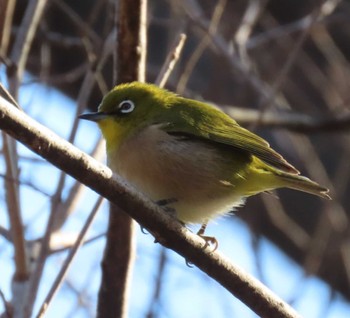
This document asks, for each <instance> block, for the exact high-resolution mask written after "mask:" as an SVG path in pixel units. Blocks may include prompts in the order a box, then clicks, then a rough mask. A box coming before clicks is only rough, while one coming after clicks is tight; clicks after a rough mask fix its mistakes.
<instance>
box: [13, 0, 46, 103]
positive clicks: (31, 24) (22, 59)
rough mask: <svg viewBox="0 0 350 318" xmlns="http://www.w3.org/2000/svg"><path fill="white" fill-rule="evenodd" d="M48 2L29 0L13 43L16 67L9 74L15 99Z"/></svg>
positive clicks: (44, 0)
mask: <svg viewBox="0 0 350 318" xmlns="http://www.w3.org/2000/svg"><path fill="white" fill-rule="evenodd" d="M46 2H47V0H31V1H30V2H29V4H28V7H27V9H26V11H25V14H24V17H23V21H22V23H21V26H20V28H19V30H18V33H17V36H16V40H15V43H14V45H13V49H12V54H11V60H12V63H13V64H14V66H15V67H14V68H13V69H12V70H10V73H12V74H10V76H9V85H10V92H11V93H12V95H13V96H14V98H15V99H18V98H17V97H18V96H17V95H18V87H19V83H20V82H21V81H22V76H23V73H24V69H25V66H26V63H27V59H28V54H29V50H30V47H31V45H32V42H33V39H34V35H35V32H36V30H37V28H38V25H39V22H40V18H41V16H42V13H43V11H44V9H45V6H46Z"/></svg>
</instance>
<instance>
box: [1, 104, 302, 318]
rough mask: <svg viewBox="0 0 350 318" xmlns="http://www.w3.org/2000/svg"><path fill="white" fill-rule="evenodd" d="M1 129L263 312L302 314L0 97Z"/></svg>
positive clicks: (268, 313) (266, 314) (116, 176)
mask: <svg viewBox="0 0 350 318" xmlns="http://www.w3.org/2000/svg"><path fill="white" fill-rule="evenodd" d="M0 128H1V129H3V130H5V131H6V132H7V133H8V134H10V135H12V136H13V137H14V138H16V139H17V140H19V141H20V142H22V143H23V144H25V145H26V146H27V147H29V148H30V149H32V150H33V151H34V152H36V153H37V154H39V155H40V156H42V157H44V158H45V159H47V160H48V161H50V162H51V163H52V164H54V165H55V166H57V167H58V168H59V169H62V170H64V171H65V172H66V173H68V174H70V175H71V176H72V177H74V178H76V179H78V180H79V181H80V182H82V183H84V184H86V185H87V186H89V187H91V188H92V189H93V190H94V191H96V192H98V193H99V194H101V195H102V196H104V197H106V198H107V199H109V200H110V201H111V202H113V203H115V204H118V206H120V207H121V208H122V209H124V210H125V211H127V213H128V214H129V215H130V216H131V217H133V218H134V219H135V220H136V221H137V222H139V223H140V224H141V225H142V226H143V227H145V228H146V229H147V230H148V231H149V232H150V233H154V234H155V236H156V239H157V241H158V242H160V243H161V244H163V245H165V246H166V247H168V248H171V249H173V250H174V251H176V252H177V253H179V254H181V255H182V256H183V257H184V258H185V259H186V260H188V261H189V262H191V263H193V264H194V265H196V266H198V267H199V268H200V269H201V270H203V271H204V272H206V273H207V274H208V275H209V276H211V277H212V278H214V279H215V280H216V281H218V282H219V283H220V284H221V285H222V286H224V287H225V288H226V289H227V290H229V291H230V292H231V293H232V294H233V295H235V296H236V297H238V298H239V299H240V300H242V301H243V302H244V303H245V304H246V305H247V306H249V307H250V308H251V309H252V310H254V311H255V312H256V313H257V314H258V315H260V316H263V317H271V318H274V317H285V318H288V317H290V318H291V317H294V318H295V317H298V314H297V313H296V312H295V311H294V310H293V309H292V308H291V307H289V306H288V305H287V304H286V303H284V302H283V301H282V300H281V299H280V298H279V297H277V296H276V295H274V294H273V293H272V292H271V291H269V290H268V289H267V288H266V287H265V286H263V285H262V284H261V283H260V282H258V281H257V280H255V279H254V278H253V277H251V276H250V275H248V274H247V273H245V272H243V271H242V270H241V269H239V268H238V267H236V266H234V265H233V264H231V263H230V262H229V261H228V260H227V259H226V258H225V257H224V256H223V255H221V254H220V253H219V252H215V253H212V252H211V251H208V250H207V249H203V240H202V239H201V238H199V237H197V236H196V235H194V234H193V233H191V232H190V231H188V230H187V229H185V228H184V227H183V226H181V224H179V223H178V222H174V219H173V218H172V217H171V216H169V215H167V214H166V213H164V211H163V210H162V209H161V208H160V207H158V206H157V205H155V204H154V203H153V202H151V201H150V200H148V199H147V198H145V197H144V196H143V195H142V194H140V193H138V192H137V191H136V190H135V189H134V188H132V187H131V186H129V185H128V184H127V183H126V182H125V181H124V180H122V179H121V178H120V177H119V176H118V175H114V176H113V174H112V172H111V170H110V169H109V168H107V167H105V166H103V165H102V164H100V163H98V162H96V161H95V160H93V159H92V158H90V157H89V156H87V155H86V154H84V153H82V152H81V151H79V150H78V149H77V148H75V147H74V146H73V145H71V144H69V143H67V142H66V141H64V140H63V139H61V138H59V137H58V136H57V135H55V134H54V133H52V132H51V131H50V130H49V129H47V128H46V127H44V126H42V125H40V124H38V123H36V122H35V121H34V120H33V119H31V118H29V117H28V116H27V115H25V114H24V113H22V112H20V111H19V110H18V109H16V108H14V107H13V106H12V105H10V104H9V103H8V102H7V101H6V100H4V99H3V98H1V97H0Z"/></svg>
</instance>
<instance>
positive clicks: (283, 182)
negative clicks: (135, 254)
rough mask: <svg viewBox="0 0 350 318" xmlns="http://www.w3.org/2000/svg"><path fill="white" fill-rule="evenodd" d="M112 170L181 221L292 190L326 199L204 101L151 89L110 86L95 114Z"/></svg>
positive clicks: (262, 142) (202, 218)
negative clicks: (256, 196)
mask: <svg viewBox="0 0 350 318" xmlns="http://www.w3.org/2000/svg"><path fill="white" fill-rule="evenodd" d="M80 118H82V119H87V120H91V121H95V122H97V123H98V125H99V127H100V129H101V131H102V134H103V136H104V138H105V139H106V146H107V158H108V165H109V166H110V168H111V169H112V170H113V171H114V172H116V173H118V174H119V175H121V176H122V177H123V178H125V179H126V180H127V181H128V182H129V183H130V184H132V185H133V186H134V187H135V188H136V189H138V190H139V191H141V192H143V193H144V194H145V195H147V196H148V197H149V198H150V199H152V200H154V201H155V202H168V205H169V207H170V208H172V209H174V211H175V213H176V217H177V218H178V219H179V220H180V221H182V222H184V223H200V224H204V226H203V227H202V231H200V234H203V232H204V229H205V226H206V224H207V222H208V221H209V220H210V219H212V218H214V217H216V216H218V215H222V214H224V213H226V212H228V211H229V210H231V209H232V208H233V207H237V206H239V205H241V204H243V202H244V199H245V198H247V197H249V196H251V195H254V194H257V193H260V192H264V191H269V190H273V189H277V188H292V189H296V190H300V191H304V192H308V193H311V194H315V195H318V196H320V197H322V198H326V199H330V197H329V196H328V194H327V193H328V189H327V188H324V187H322V186H320V185H319V184H317V183H316V182H313V181H311V180H310V179H308V178H306V177H303V176H300V175H299V172H298V170H296V169H295V168H294V167H293V166H292V165H290V164H289V163H288V162H287V161H286V160H284V159H283V158H282V156H281V155H280V154H278V153H277V152H276V151H274V150H273V149H272V148H270V146H269V144H268V143H267V142H266V141H265V140H264V139H262V138H260V137H259V136H257V135H255V134H254V133H252V132H250V131H248V130H247V129H244V128H242V127H241V126H239V125H238V124H237V122H236V121H234V120H233V119H232V118H231V117H229V116H228V115H226V114H225V113H223V112H222V111H220V110H218V109H216V108H214V107H212V106H210V105H207V104H205V103H202V102H199V101H196V100H192V99H187V98H184V97H181V96H178V95H176V94H174V93H172V92H170V91H167V90H165V89H161V88H159V87H157V86H155V85H152V84H144V83H139V82H133V83H128V84H122V85H118V86H116V87H114V88H113V89H112V90H111V91H110V92H109V93H108V94H107V95H106V96H105V97H104V98H103V100H102V103H101V105H100V106H99V109H98V112H96V113H89V114H83V115H81V116H80Z"/></svg>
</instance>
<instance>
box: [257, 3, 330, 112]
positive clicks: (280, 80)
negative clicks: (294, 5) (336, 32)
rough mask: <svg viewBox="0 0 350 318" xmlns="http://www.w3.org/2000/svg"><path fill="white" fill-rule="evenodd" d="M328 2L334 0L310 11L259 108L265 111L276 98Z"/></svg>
mask: <svg viewBox="0 0 350 318" xmlns="http://www.w3.org/2000/svg"><path fill="white" fill-rule="evenodd" d="M330 2H334V0H330V1H329V0H328V1H324V3H323V4H322V5H320V6H317V8H316V9H314V11H313V12H312V13H311V15H310V19H309V23H308V25H307V26H306V27H305V29H303V31H302V33H301V35H300V36H299V38H298V39H297V41H296V42H295V44H294V45H293V49H292V51H291V52H290V54H289V56H288V57H287V60H286V62H285V63H284V65H283V67H282V69H281V71H280V72H279V73H278V75H277V77H276V79H275V81H274V83H273V84H272V86H271V88H270V92H269V94H268V95H267V97H266V96H265V97H263V99H261V101H260V107H259V108H260V109H261V110H263V111H266V110H267V109H268V108H269V107H270V106H271V105H272V104H273V101H274V99H275V98H276V96H277V94H278V92H279V91H280V90H281V88H282V86H283V84H284V82H285V79H286V78H287V75H288V73H289V71H290V70H291V68H292V66H293V64H294V62H295V60H296V58H297V57H298V54H299V53H300V50H301V48H302V46H303V44H304V42H305V41H306V39H307V38H308V36H309V34H310V31H311V29H312V27H313V25H314V23H315V22H316V21H317V20H319V18H320V17H323V16H324V14H325V11H324V7H325V6H326V4H327V3H328V4H329V3H330ZM331 12H332V11H327V14H329V13H331Z"/></svg>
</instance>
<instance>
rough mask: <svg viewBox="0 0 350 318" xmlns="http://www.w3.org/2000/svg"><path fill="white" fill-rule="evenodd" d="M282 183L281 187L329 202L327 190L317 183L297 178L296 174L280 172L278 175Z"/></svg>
mask: <svg viewBox="0 0 350 318" xmlns="http://www.w3.org/2000/svg"><path fill="white" fill-rule="evenodd" d="M278 175H279V177H280V180H281V181H282V185H283V187H287V188H291V189H295V190H299V191H303V192H307V193H311V194H314V195H317V196H319V197H321V198H324V199H328V200H331V197H330V196H329V194H328V193H329V190H328V189H327V188H325V187H322V186H320V185H319V184H318V183H316V182H314V181H312V180H310V179H309V178H307V177H304V176H299V175H297V174H290V173H284V172H281V173H279V174H278Z"/></svg>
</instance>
